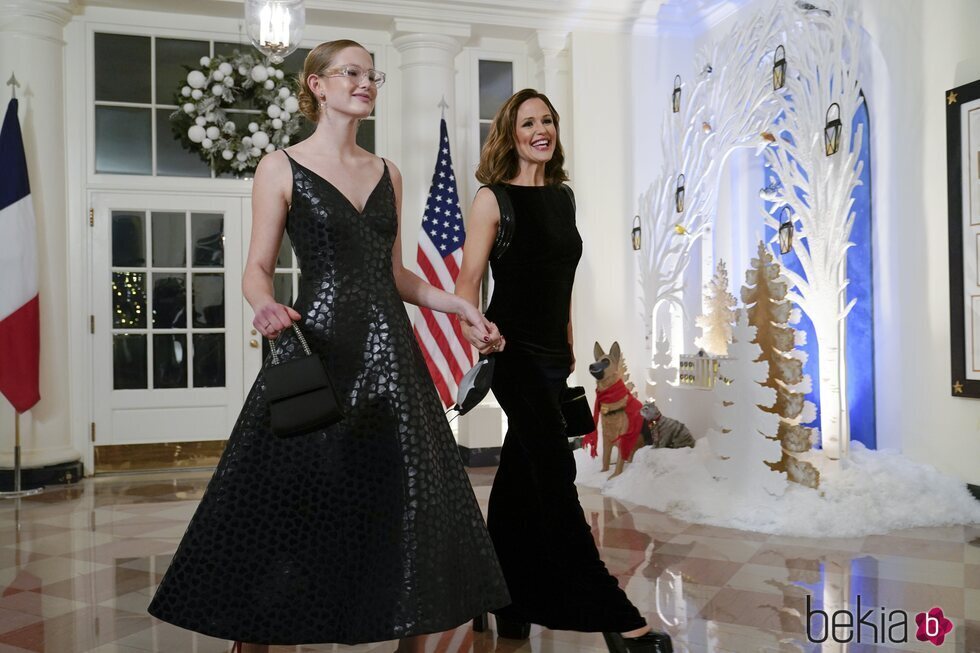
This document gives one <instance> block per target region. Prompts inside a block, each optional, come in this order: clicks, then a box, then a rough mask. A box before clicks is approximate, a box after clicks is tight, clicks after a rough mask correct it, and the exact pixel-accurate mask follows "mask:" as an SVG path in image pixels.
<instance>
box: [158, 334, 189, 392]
mask: <svg viewBox="0 0 980 653" xmlns="http://www.w3.org/2000/svg"><path fill="white" fill-rule="evenodd" d="M153 387H154V388H186V387H187V334H186V333H168V334H163V335H161V334H154V335H153Z"/></svg>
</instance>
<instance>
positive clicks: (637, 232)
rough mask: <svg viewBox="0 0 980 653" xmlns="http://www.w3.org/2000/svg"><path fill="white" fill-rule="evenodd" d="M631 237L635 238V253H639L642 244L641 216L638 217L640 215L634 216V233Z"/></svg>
mask: <svg viewBox="0 0 980 653" xmlns="http://www.w3.org/2000/svg"><path fill="white" fill-rule="evenodd" d="M631 235H632V237H633V251H634V252H638V251H640V244H641V242H640V235H641V234H640V216H638V215H636V216H633V232H632V234H631Z"/></svg>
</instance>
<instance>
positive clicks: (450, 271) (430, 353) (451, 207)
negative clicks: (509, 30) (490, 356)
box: [415, 118, 473, 407]
mask: <svg viewBox="0 0 980 653" xmlns="http://www.w3.org/2000/svg"><path fill="white" fill-rule="evenodd" d="M465 239H466V238H465V233H464V230H463V214H462V210H461V209H460V206H459V194H458V193H457V192H456V176H455V175H454V174H453V160H452V157H451V156H450V155H449V131H448V129H447V128H446V119H445V118H443V119H442V121H441V123H440V125H439V155H438V156H437V157H436V169H435V172H434V173H433V174H432V185H431V186H430V187H429V196H428V198H426V200H425V212H424V213H423V214H422V229H421V231H420V233H419V252H418V259H417V260H418V264H419V270H421V272H422V276H423V277H425V279H426V281H428V282H429V283H430V284H432V285H433V286H435V287H436V288H442V289H443V290H445V291H447V292H453V290H454V289H455V287H456V277H458V276H459V264H460V262H461V261H462V260H463V241H464V240H465ZM420 311H421V319H419V320H416V322H415V337H416V338H417V339H418V341H419V346H421V347H422V353H423V354H424V356H425V362H426V365H428V366H429V373H430V374H431V375H432V380H433V381H434V382H435V384H436V388H437V389H438V390H439V396H440V397H441V398H442V402H443V403H444V404H445V405H446V406H447V407H448V406H452V405H453V404H454V403H455V401H456V389H457V384H458V383H459V380H460V379H461V378H462V377H463V374H465V373H466V371H467V370H469V369H470V368H471V367H472V366H473V348H472V347H471V346H470V344H469V343H468V342H467V341H466V339H465V338H463V330H462V328H461V327H460V325H459V318H457V317H456V316H455V315H447V314H445V313H440V312H437V311H432V310H430V309H428V308H421V309H420Z"/></svg>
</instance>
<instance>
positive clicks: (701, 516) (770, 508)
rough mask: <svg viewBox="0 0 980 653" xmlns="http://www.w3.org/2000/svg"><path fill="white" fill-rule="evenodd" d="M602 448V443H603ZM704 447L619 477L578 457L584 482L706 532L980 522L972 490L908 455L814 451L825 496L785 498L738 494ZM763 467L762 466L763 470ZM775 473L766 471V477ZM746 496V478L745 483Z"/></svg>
mask: <svg viewBox="0 0 980 653" xmlns="http://www.w3.org/2000/svg"><path fill="white" fill-rule="evenodd" d="M600 446H601V444H600ZM711 455H712V453H711V450H710V447H709V446H708V444H707V443H706V442H705V441H704V440H698V442H697V444H696V446H695V448H693V449H692V448H684V449H652V448H650V447H643V448H641V449H640V450H638V451H637V452H636V455H635V456H634V458H633V462H632V463H628V464H627V465H626V468H625V470H624V471H623V473H622V474H621V475H619V476H618V477H616V478H613V479H610V478H609V475H610V474H611V473H612V472H611V471H609V472H606V473H602V472H601V471H599V470H600V468H601V457H600V458H591V457H590V456H589V453H588V452H587V451H585V450H584V449H577V450H576V451H575V462H576V465H577V467H578V475H577V477H576V479H575V482H576V483H577V484H579V485H582V486H586V487H594V488H599V489H600V490H601V491H602V494H604V495H606V496H609V497H612V498H615V499H620V500H623V501H629V502H632V503H636V504H640V505H643V506H647V507H649V508H653V509H655V510H660V511H662V512H665V513H668V514H669V515H671V516H672V517H676V518H677V519H681V520H684V521H688V522H693V523H698V524H709V525H712V526H723V527H728V528H737V529H741V530H748V531H756V532H759V533H769V534H773V535H790V536H797V537H860V536H864V535H871V534H878V533H887V532H890V531H895V530H899V529H903V528H913V527H920V526H950V525H956V524H971V523H980V501H977V500H976V499H974V498H973V496H972V495H971V494H970V492H969V491H968V490H967V488H966V485H965V484H964V483H963V482H961V481H959V480H957V479H955V478H951V477H949V476H946V475H944V474H942V473H940V472H939V471H938V470H936V469H935V468H934V467H931V466H929V465H922V464H919V463H914V462H912V461H911V460H909V459H908V458H906V457H904V456H903V455H901V454H900V453H897V452H895V451H888V450H881V451H876V450H870V449H867V448H865V447H864V446H862V445H861V443H860V442H851V451H850V455H849V457H848V458H847V459H846V460H841V461H838V462H834V461H831V460H828V459H827V458H826V457H825V456H823V455H822V453H821V452H819V451H812V452H810V453H809V454H807V455H805V456H801V458H802V459H803V460H807V461H808V462H810V463H812V464H813V465H815V466H816V467H817V468H818V469H819V470H820V487H819V488H818V489H816V490H814V489H810V488H807V487H803V486H800V485H797V484H795V483H787V487H786V491H785V492H784V493H783V495H782V496H773V495H771V494H768V493H766V492H764V491H761V490H760V491H756V492H746V491H741V492H739V493H735V492H733V491H732V488H733V487H734V486H735V484H734V483H731V482H729V481H727V480H725V479H715V478H713V477H712V476H711V474H710V473H709V471H708V469H707V467H705V464H704V461H705V460H706V459H707V458H708V457H709V456H711ZM761 464H762V463H761V461H760V465H761ZM765 473H768V470H767V469H765V468H761V469H760V474H765ZM738 486H739V487H742V488H744V487H745V483H744V479H742V482H740V483H738Z"/></svg>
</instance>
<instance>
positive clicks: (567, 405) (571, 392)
mask: <svg viewBox="0 0 980 653" xmlns="http://www.w3.org/2000/svg"><path fill="white" fill-rule="evenodd" d="M559 402H560V403H561V414H562V416H563V417H564V418H565V435H567V436H568V437H569V438H577V437H578V436H580V435H585V434H587V433H592V431H594V430H595V420H594V419H593V418H592V409H591V408H590V407H589V398H588V397H586V396H585V388H583V387H582V386H580V385H579V386H574V387H569V388H565V389H564V390H562V391H561V395H560V397H559Z"/></svg>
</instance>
